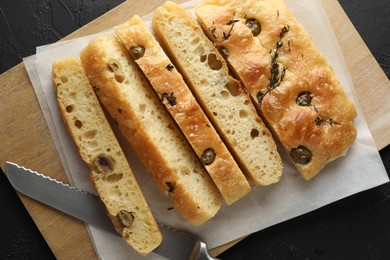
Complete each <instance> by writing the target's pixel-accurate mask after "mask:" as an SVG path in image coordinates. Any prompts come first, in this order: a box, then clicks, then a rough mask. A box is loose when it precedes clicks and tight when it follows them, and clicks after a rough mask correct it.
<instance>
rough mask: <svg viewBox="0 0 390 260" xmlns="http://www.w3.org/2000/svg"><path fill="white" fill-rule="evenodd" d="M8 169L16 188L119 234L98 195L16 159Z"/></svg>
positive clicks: (10, 179)
mask: <svg viewBox="0 0 390 260" xmlns="http://www.w3.org/2000/svg"><path fill="white" fill-rule="evenodd" d="M5 172H6V175H7V177H8V180H9V181H10V183H11V185H12V186H13V187H14V189H15V190H17V191H19V192H21V193H23V194H25V195H27V196H29V197H31V198H33V199H35V200H37V201H40V202H42V203H44V204H46V205H49V206H51V207H53V208H55V209H58V210H60V211H62V212H64V213H67V214H69V215H71V216H73V217H75V218H78V219H80V220H83V221H84V222H86V223H88V224H90V225H92V226H94V227H97V228H99V229H103V230H105V231H107V232H109V233H112V234H115V235H117V236H119V234H118V232H116V230H115V228H114V226H113V225H112V223H111V221H110V219H109V217H108V216H107V211H106V208H105V206H104V204H103V203H102V202H101V201H100V199H99V198H98V197H96V196H94V195H92V194H89V193H87V192H85V191H82V190H79V189H77V188H75V187H72V186H69V185H67V184H64V183H62V182H60V181H57V180H55V179H52V178H50V177H48V176H45V175H43V174H40V173H38V172H36V171H33V170H30V169H27V168H25V167H22V166H19V165H17V164H15V163H12V162H8V161H7V162H6V171H5Z"/></svg>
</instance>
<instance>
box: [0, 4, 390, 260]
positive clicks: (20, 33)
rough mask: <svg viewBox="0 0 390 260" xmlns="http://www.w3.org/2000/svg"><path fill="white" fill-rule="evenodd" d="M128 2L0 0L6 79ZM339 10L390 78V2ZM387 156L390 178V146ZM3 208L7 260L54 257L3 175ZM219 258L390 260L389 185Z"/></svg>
mask: <svg viewBox="0 0 390 260" xmlns="http://www.w3.org/2000/svg"><path fill="white" fill-rule="evenodd" d="M121 2H123V1H122V0H115V1H109V0H85V1H76V0H43V1H39V0H0V61H1V64H0V73H2V72H4V71H6V70H8V69H9V68H11V67H12V66H14V65H16V64H18V63H20V62H21V59H22V58H23V57H25V56H29V55H31V54H34V53H35V47H37V46H39V45H44V44H48V43H52V42H55V41H57V40H59V39H61V38H62V37H64V36H66V35H67V34H69V33H71V32H73V31H74V30H76V29H77V28H79V27H81V26H83V25H85V24H86V23H88V22H89V21H91V20H93V19H95V18H96V17H98V16H99V15H101V14H103V13H105V12H106V11H108V10H110V9H112V8H113V7H115V6H116V5H118V4H120V3H121ZM340 3H341V5H342V6H343V8H344V10H345V11H346V13H347V15H348V16H349V18H350V19H351V21H352V23H353V24H354V25H355V27H356V28H357V30H358V32H359V33H360V35H361V36H362V38H363V40H364V41H365V42H366V44H367V46H368V47H369V49H370V50H371V52H372V53H373V55H374V57H375V58H376V60H377V61H378V63H379V64H380V65H381V67H382V68H383V70H384V71H385V73H386V75H387V77H390V2H389V0H372V1H367V0H340ZM362 66H365V64H362ZM369 76H370V75H367V77H369ZM389 91H390V90H389ZM380 153H381V156H382V159H383V161H384V163H385V166H386V168H387V170H388V173H389V172H390V170H389V169H390V147H387V148H385V149H383V150H381V151H380ZM0 203H1V205H2V207H3V210H2V213H1V214H0V228H1V234H0V259H50V258H53V255H52V254H51V252H50V250H49V249H48V248H47V245H46V244H45V242H44V240H43V239H42V237H41V235H40V234H39V232H38V231H37V229H36V228H35V227H34V224H33V222H32V220H31V219H29V218H28V215H27V213H26V211H25V209H24V208H23V206H22V204H21V203H20V201H19V199H18V197H17V196H16V194H15V192H14V191H13V190H12V189H11V188H10V186H9V184H8V182H7V181H6V179H5V177H4V176H3V174H1V178H0ZM243 224H245V223H243ZM226 228H229V227H226ZM220 257H221V258H222V259H374V260H380V259H383V260H385V259H390V184H385V185H382V186H380V187H377V188H375V189H372V190H369V191H365V192H362V193H360V194H356V195H354V196H351V197H349V198H346V199H343V200H341V201H339V202H336V203H333V204H331V205H328V206H326V207H323V208H321V209H318V210H316V211H314V212H311V213H309V214H306V215H303V216H300V217H298V218H295V219H292V220H289V221H286V222H284V223H281V224H278V225H276V226H273V227H270V228H267V229H265V230H262V231H260V232H257V233H255V234H252V235H250V236H249V237H248V238H246V239H245V240H243V241H242V242H240V243H238V244H237V245H236V246H234V247H233V248H231V249H229V250H228V251H226V252H225V253H223V254H222V255H221V256H220Z"/></svg>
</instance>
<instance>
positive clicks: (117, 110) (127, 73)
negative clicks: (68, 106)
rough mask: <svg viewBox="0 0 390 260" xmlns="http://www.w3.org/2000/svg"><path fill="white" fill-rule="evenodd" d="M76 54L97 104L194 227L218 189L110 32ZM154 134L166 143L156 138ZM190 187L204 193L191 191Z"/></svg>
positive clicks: (217, 202) (216, 204)
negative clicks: (112, 64)
mask: <svg viewBox="0 0 390 260" xmlns="http://www.w3.org/2000/svg"><path fill="white" fill-rule="evenodd" d="M80 56H81V61H82V64H83V67H84V69H85V71H86V73H87V76H88V78H89V79H90V81H91V83H92V85H93V86H94V87H95V90H96V93H97V95H98V96H99V99H100V101H101V103H102V104H103V105H104V106H105V108H106V109H107V110H108V112H109V113H110V115H111V117H113V118H114V119H115V122H116V123H117V125H118V127H119V129H120V131H121V133H122V134H123V135H124V136H125V137H126V139H127V140H128V141H129V143H130V144H131V145H132V147H133V148H134V150H135V151H136V153H137V155H138V156H139V157H140V159H141V160H142V162H143V163H144V165H145V166H146V167H147V168H148V169H149V170H150V171H151V173H152V174H153V178H154V180H155V182H156V184H157V185H158V186H159V187H160V189H161V190H162V191H164V193H166V194H168V195H169V196H170V198H171V200H172V203H173V205H174V208H175V209H176V210H177V211H179V212H180V213H181V215H182V216H183V217H184V218H185V219H186V220H187V221H188V222H189V223H191V224H192V225H195V226H198V225H201V224H203V223H204V222H205V221H207V220H209V219H210V218H212V217H213V216H214V215H215V214H216V213H217V212H218V210H219V208H220V206H221V199H220V194H219V193H218V191H217V189H216V187H215V186H214V184H213V182H212V180H211V179H210V178H209V176H208V175H207V173H206V172H205V171H204V169H203V168H202V165H201V164H200V162H199V161H198V159H197V157H196V155H195V154H194V153H193V151H192V149H191V148H190V146H189V145H188V143H187V142H186V140H185V138H184V136H183V135H182V134H181V133H180V130H179V129H177V127H176V125H175V123H174V122H173V120H172V118H171V117H170V115H169V114H167V112H166V111H165V108H164V106H163V105H162V104H161V102H160V100H159V99H158V97H157V95H156V93H154V91H153V89H152V88H151V87H150V86H149V84H148V83H147V81H146V79H145V78H144V77H143V75H142V72H140V71H139V69H138V68H137V65H136V64H135V63H134V61H133V60H132V59H131V58H130V56H129V54H128V52H127V50H126V49H125V48H124V47H123V46H122V44H121V43H120V42H119V40H118V39H116V37H115V36H113V35H104V36H100V37H98V38H96V39H94V40H92V41H91V42H90V43H89V44H88V46H87V47H85V48H84V49H83V50H82V52H81V53H80ZM111 60H116V61H117V63H118V64H117V65H119V66H120V67H122V69H123V71H122V72H121V73H120V74H117V73H116V72H115V71H112V69H110V68H109V67H107V66H108V64H109V63H110V62H111ZM136 94H139V96H138V97H135V95H136ZM144 101H145V102H146V103H145V102H144ZM140 102H141V103H140ZM142 102H144V103H142ZM146 112H148V113H149V114H147V113H146ZM155 122H157V124H158V126H156V124H155ZM159 123H161V124H159ZM152 127H153V128H152ZM161 133H164V135H166V136H161ZM158 137H161V138H163V139H164V140H166V141H167V142H165V143H159V142H160V141H159V140H158V139H157V138H158ZM172 147H173V148H172ZM177 152H180V153H181V154H180V155H177ZM175 153H176V155H175ZM171 154H172V155H171ZM178 157H182V158H178ZM180 160H181V161H184V163H182V162H179V161H180ZM174 161H175V162H176V161H178V163H177V164H173V162H174ZM189 167H192V168H191V169H188V168H189ZM195 172H196V173H195ZM191 176H192V177H191ZM190 178H192V179H190ZM195 188H198V189H199V190H205V192H204V193H203V194H198V193H195V192H194V189H195ZM203 200H205V201H203Z"/></svg>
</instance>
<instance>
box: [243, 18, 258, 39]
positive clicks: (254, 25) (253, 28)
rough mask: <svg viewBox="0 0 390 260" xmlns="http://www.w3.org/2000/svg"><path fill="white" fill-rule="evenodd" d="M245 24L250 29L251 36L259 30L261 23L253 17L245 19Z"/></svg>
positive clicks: (255, 34)
mask: <svg viewBox="0 0 390 260" xmlns="http://www.w3.org/2000/svg"><path fill="white" fill-rule="evenodd" d="M245 25H246V26H248V28H249V29H251V31H252V34H253V36H257V35H259V34H260V32H261V25H260V23H259V21H257V20H256V19H254V18H251V19H248V20H246V23H245Z"/></svg>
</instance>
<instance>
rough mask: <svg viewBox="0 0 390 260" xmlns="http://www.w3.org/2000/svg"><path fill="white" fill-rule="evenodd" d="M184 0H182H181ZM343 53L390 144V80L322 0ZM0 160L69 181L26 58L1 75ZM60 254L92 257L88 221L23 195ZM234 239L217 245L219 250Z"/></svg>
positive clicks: (93, 28)
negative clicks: (85, 224) (86, 222)
mask: <svg viewBox="0 0 390 260" xmlns="http://www.w3.org/2000/svg"><path fill="white" fill-rule="evenodd" d="M163 2H164V1H163V0H152V1H143V0H132V1H127V2H124V3H123V4H121V5H120V6H118V7H116V8H115V9H113V10H111V11H110V12H108V13H106V14H104V15H103V16H101V17H99V18H98V19H96V20H94V21H93V22H91V23H89V24H88V25H86V26H84V27H83V28H81V29H79V30H77V31H76V32H74V33H72V34H70V35H69V36H67V37H65V39H72V38H76V37H80V36H84V35H88V34H92V33H96V32H99V31H102V30H105V29H108V28H110V27H112V26H114V25H117V24H119V23H122V22H124V21H126V20H127V19H129V18H130V17H131V16H132V15H134V14H138V15H140V16H142V15H145V14H148V13H150V12H152V11H153V10H154V9H155V8H156V7H157V6H160V5H161V4H163ZM177 2H181V1H177ZM322 2H323V4H324V7H325V10H326V12H327V14H328V16H329V19H330V21H331V23H332V25H333V27H334V30H335V33H336V36H337V39H338V40H339V43H340V46H341V48H342V51H343V53H344V56H345V59H346V62H347V65H348V69H349V72H350V74H351V77H352V80H353V83H354V86H355V88H356V92H357V95H358V98H359V101H360V104H361V107H362V110H363V113H364V115H365V118H366V121H367V124H368V126H369V128H370V130H371V132H372V134H373V136H374V139H375V143H376V145H377V147H378V150H379V149H382V148H384V147H385V146H387V145H388V144H390V113H388V112H387V111H390V102H388V100H390V82H389V80H388V79H387V77H386V76H385V74H384V73H383V71H382V70H381V68H380V66H379V65H378V64H377V62H376V61H375V59H374V57H373V56H372V55H371V53H370V51H369V50H368V48H367V47H366V45H365V44H364V42H363V40H362V39H361V38H360V36H359V35H358V33H357V32H356V30H355V28H354V27H353V25H352V24H351V22H350V20H349V19H348V17H347V16H346V14H345V13H344V11H343V10H342V8H341V6H340V5H339V3H338V2H337V0H322ZM0 108H1V110H0V111H1V112H2V113H1V114H0V125H1V129H0V145H1V149H0V163H1V165H0V166H1V167H2V168H4V165H5V161H6V160H10V161H13V162H16V163H18V164H20V165H25V166H27V167H29V168H31V169H34V170H37V171H39V172H41V173H43V174H45V175H49V176H52V177H54V178H56V179H58V180H60V181H63V182H65V183H68V180H67V178H66V175H65V172H64V170H63V168H62V165H61V162H60V159H59V156H58V154H57V151H56V148H55V146H54V143H53V141H52V139H51V135H50V132H49V130H48V127H47V125H46V122H45V119H44V117H43V114H42V111H41V109H40V106H39V104H38V101H37V99H36V96H35V93H34V90H33V88H32V85H31V83H30V80H29V78H28V75H27V72H26V70H25V67H24V65H23V64H19V65H17V66H15V67H14V68H12V69H10V70H9V71H7V72H5V73H3V74H2V75H0ZM20 197H21V199H22V201H23V203H24V205H25V206H26V208H27V210H28V211H29V212H30V214H31V216H32V218H33V219H34V221H35V222H36V224H37V226H38V228H39V229H40V231H41V233H42V234H43V236H44V237H45V239H46V240H47V243H48V244H49V246H50V247H51V249H52V251H53V253H54V254H55V255H56V257H57V258H58V259H94V258H96V254H95V250H94V248H93V245H92V243H91V240H90V239H89V236H88V233H87V231H86V228H85V226H84V223H82V222H81V221H78V220H76V219H74V218H72V217H69V216H67V215H65V214H63V213H61V212H59V211H57V210H54V209H51V208H49V207H47V206H45V205H42V204H40V203H37V202H35V201H33V200H31V199H29V198H27V197H25V196H23V195H20ZM233 244H234V242H232V243H229V244H228V245H225V246H222V247H220V248H218V249H215V250H213V254H218V253H220V252H222V251H224V250H226V249H227V248H228V247H230V246H231V245H233Z"/></svg>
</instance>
